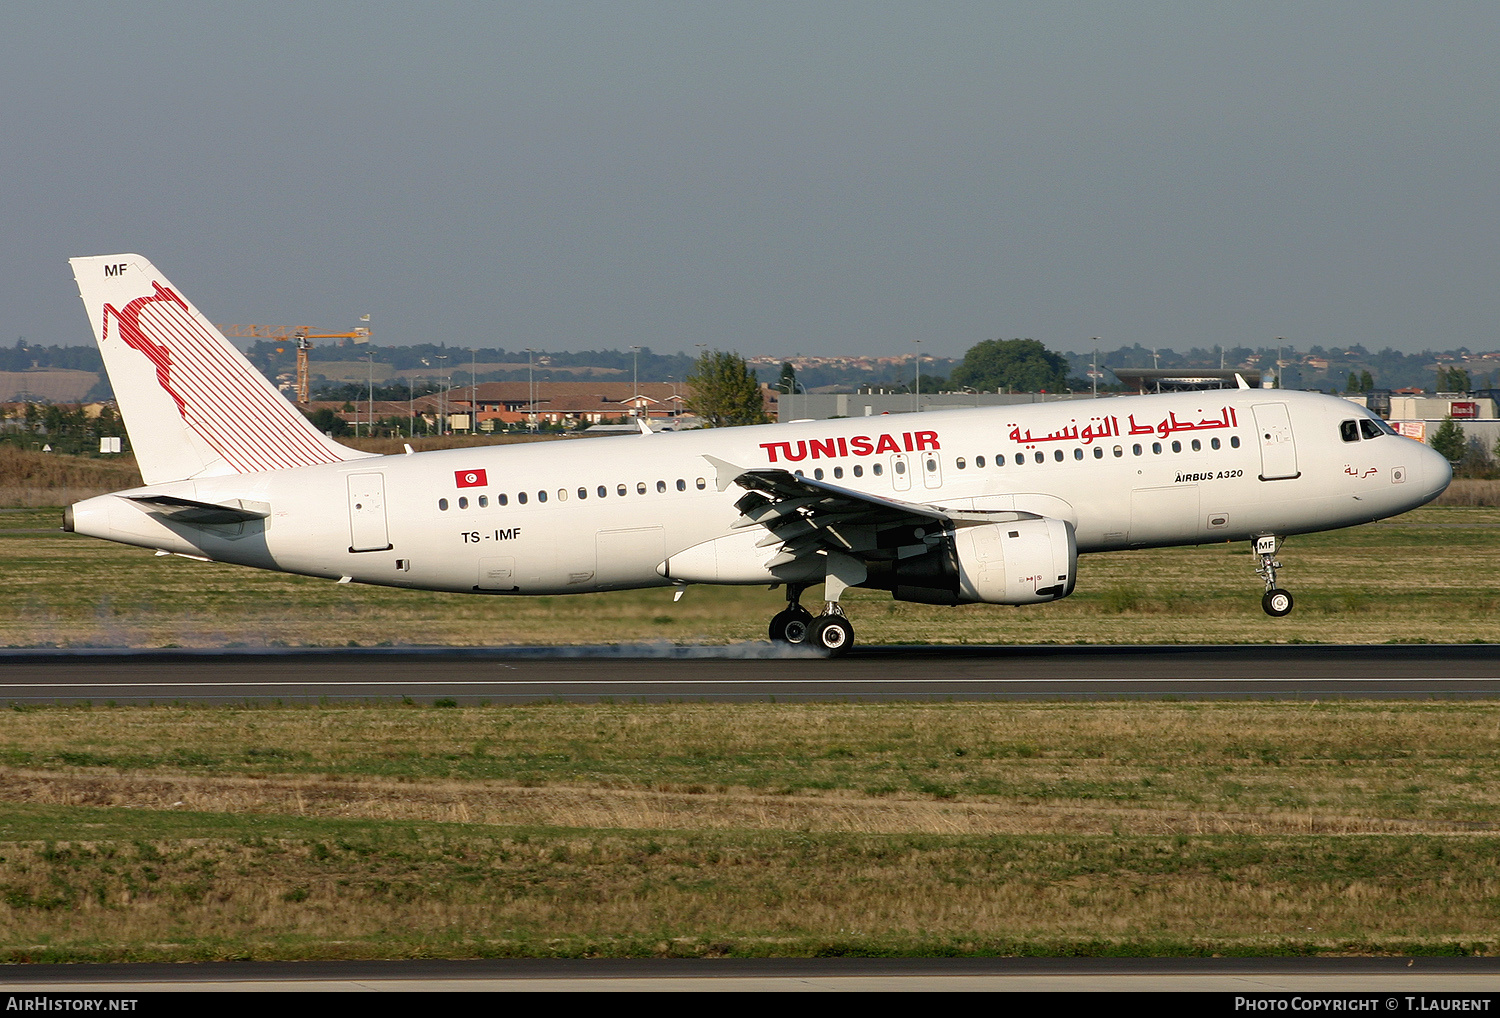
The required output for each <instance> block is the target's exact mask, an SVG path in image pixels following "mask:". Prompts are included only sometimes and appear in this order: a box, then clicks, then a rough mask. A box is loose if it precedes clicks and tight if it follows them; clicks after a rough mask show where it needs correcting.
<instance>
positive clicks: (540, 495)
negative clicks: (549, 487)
mask: <svg viewBox="0 0 1500 1018" xmlns="http://www.w3.org/2000/svg"><path fill="white" fill-rule="evenodd" d="M536 500H537V501H538V502H545V501H547V493H546V492H545V491H539V492H537V493H536Z"/></svg>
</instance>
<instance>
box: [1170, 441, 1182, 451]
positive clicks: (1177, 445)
mask: <svg viewBox="0 0 1500 1018" xmlns="http://www.w3.org/2000/svg"><path fill="white" fill-rule="evenodd" d="M1172 451H1173V452H1182V443H1181V442H1173V443H1172Z"/></svg>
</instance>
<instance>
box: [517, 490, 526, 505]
mask: <svg viewBox="0 0 1500 1018" xmlns="http://www.w3.org/2000/svg"><path fill="white" fill-rule="evenodd" d="M516 501H517V502H519V503H520V504H521V505H525V504H526V492H524V491H518V492H516Z"/></svg>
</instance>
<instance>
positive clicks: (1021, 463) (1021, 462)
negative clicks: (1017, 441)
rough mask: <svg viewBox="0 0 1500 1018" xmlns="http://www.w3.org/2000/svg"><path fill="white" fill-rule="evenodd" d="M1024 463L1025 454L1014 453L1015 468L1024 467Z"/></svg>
mask: <svg viewBox="0 0 1500 1018" xmlns="http://www.w3.org/2000/svg"><path fill="white" fill-rule="evenodd" d="M1025 463H1026V454H1025V453H1024V452H1018V453H1016V466H1018V467H1019V466H1024V465H1025Z"/></svg>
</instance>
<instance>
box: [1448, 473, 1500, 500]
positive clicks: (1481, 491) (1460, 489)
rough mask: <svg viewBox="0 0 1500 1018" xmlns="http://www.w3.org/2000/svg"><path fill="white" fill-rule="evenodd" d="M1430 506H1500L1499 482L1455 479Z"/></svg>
mask: <svg viewBox="0 0 1500 1018" xmlns="http://www.w3.org/2000/svg"><path fill="white" fill-rule="evenodd" d="M1432 504H1433V505H1435V506H1500V481H1490V480H1479V479H1474V478H1457V479H1455V480H1454V482H1453V483H1452V484H1450V485H1448V490H1447V491H1445V492H1443V493H1442V494H1441V495H1439V496H1438V497H1437V499H1436V500H1434V501H1433V503H1432Z"/></svg>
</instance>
